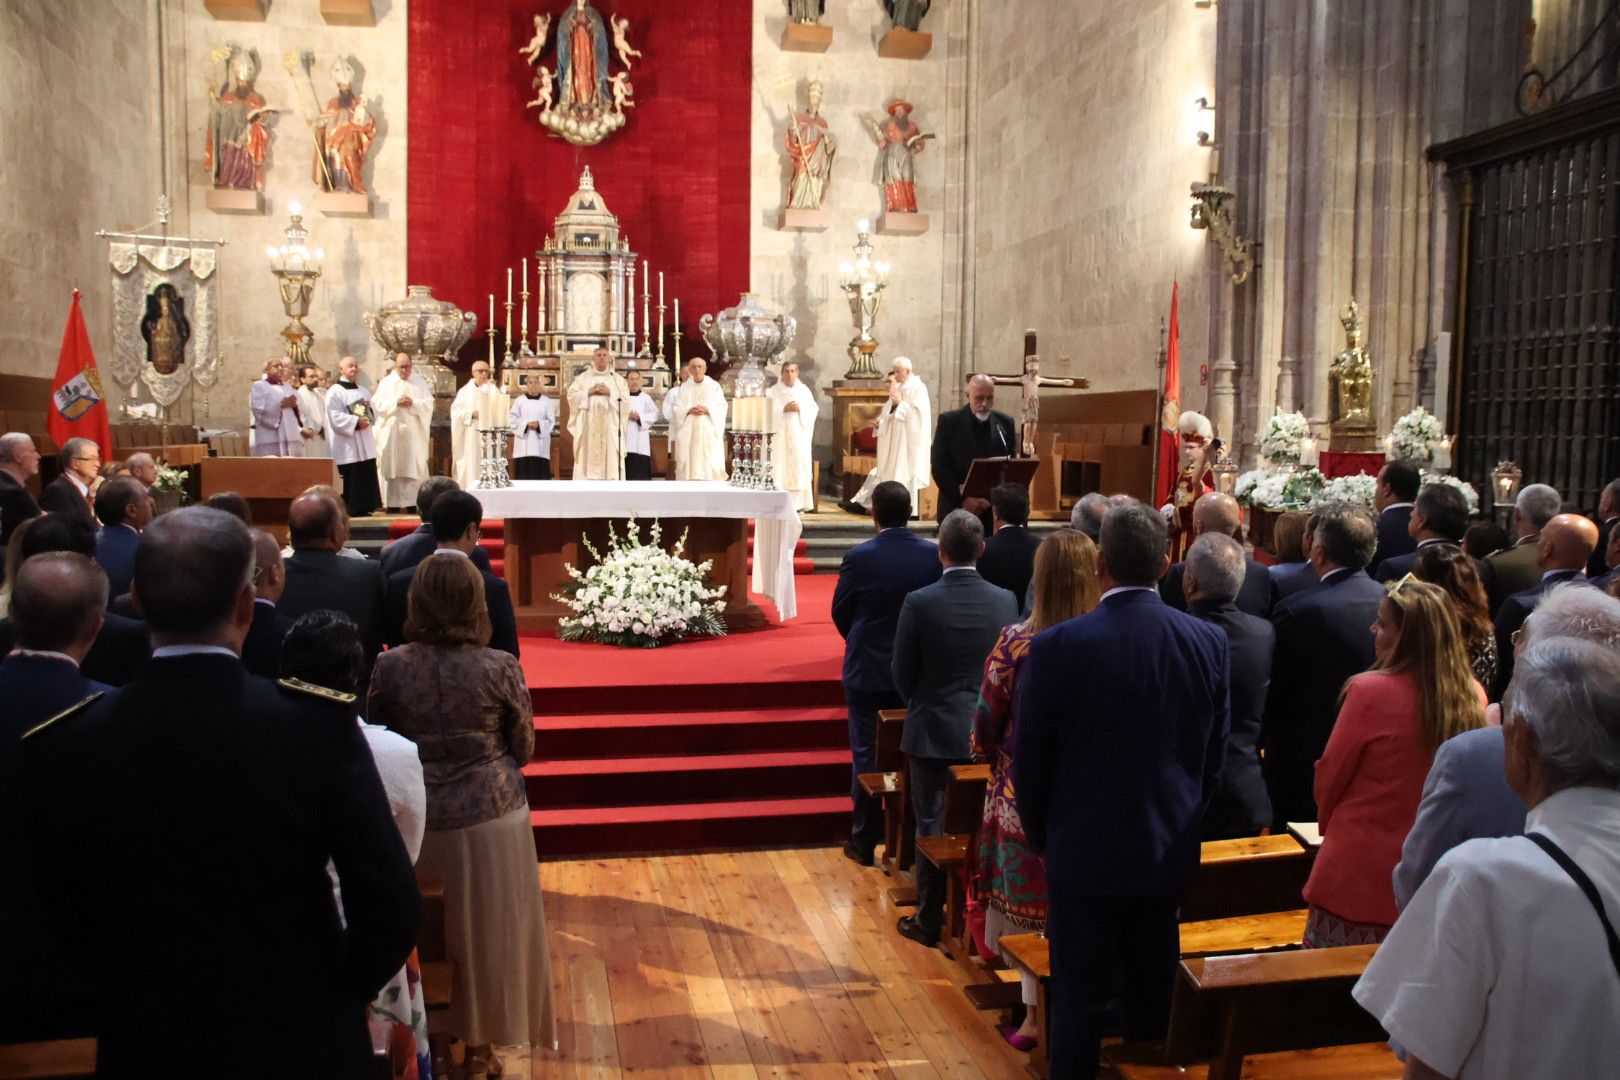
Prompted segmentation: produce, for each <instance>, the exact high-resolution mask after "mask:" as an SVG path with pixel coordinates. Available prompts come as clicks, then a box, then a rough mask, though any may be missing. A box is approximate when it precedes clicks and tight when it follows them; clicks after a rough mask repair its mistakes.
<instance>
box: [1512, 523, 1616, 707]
mask: <svg viewBox="0 0 1620 1080" xmlns="http://www.w3.org/2000/svg"><path fill="white" fill-rule="evenodd" d="M1597 543H1598V527H1597V526H1596V525H1595V524H1593V523H1592V520H1591V519H1590V518H1587V517H1583V516H1582V515H1580V514H1559V515H1557V516H1556V517H1554V518H1553V519H1552V520H1551V521H1549V522H1547V524H1545V525H1543V526H1542V527H1541V536H1540V538H1539V539H1538V540H1537V541H1536V565H1537V566H1539V567H1540V568H1541V582H1540V584H1537V585H1533V586H1531V587H1530V588H1528V589H1525V590H1523V591H1521V592H1516V593H1514V594H1513V595H1511V596H1509V597H1508V598H1507V599H1506V600H1504V601H1502V606H1501V607H1500V608H1498V609H1497V610H1496V685H1495V686H1494V687H1491V688H1490V689H1491V699H1492V700H1493V701H1494V700H1497V699H1499V698H1501V696H1502V692H1503V691H1504V690H1506V689H1507V684H1508V680H1509V679H1511V678H1512V677H1513V645H1514V641H1513V636H1514V635H1515V634H1517V633H1518V632H1519V628H1520V627H1522V626H1524V620H1525V619H1527V618H1529V617H1530V613H1531V612H1532V611H1534V610H1536V605H1537V604H1539V603H1541V598H1542V597H1543V596H1545V595H1546V594H1547V590H1548V589H1550V588H1552V587H1553V586H1554V585H1558V584H1561V583H1563V582H1566V581H1579V582H1582V583H1584V582H1585V581H1586V564H1587V562H1588V560H1590V559H1591V558H1592V552H1594V551H1596V550H1597Z"/></svg>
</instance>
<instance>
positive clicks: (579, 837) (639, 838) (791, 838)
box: [529, 766, 850, 859]
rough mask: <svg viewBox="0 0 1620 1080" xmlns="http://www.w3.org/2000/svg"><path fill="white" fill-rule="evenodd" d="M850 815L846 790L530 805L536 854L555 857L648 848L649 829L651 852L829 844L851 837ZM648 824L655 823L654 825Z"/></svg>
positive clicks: (634, 850)
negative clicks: (654, 843) (654, 842)
mask: <svg viewBox="0 0 1620 1080" xmlns="http://www.w3.org/2000/svg"><path fill="white" fill-rule="evenodd" d="M846 768H847V766H846ZM849 815H850V804H849V794H848V793H847V791H846V792H845V793H844V794H842V795H838V796H836V797H835V796H824V797H796V798H774V799H729V800H724V801H716V802H701V803H688V802H682V803H666V804H661V805H660V804H652V805H641V806H591V807H573V808H567V809H548V810H531V811H530V812H529V822H530V824H531V825H532V826H533V827H534V846H535V852H536V853H537V854H538V855H539V857H540V858H542V859H549V858H566V857H571V856H578V855H605V854H619V855H623V854H631V853H640V852H646V846H645V837H647V836H648V835H649V832H651V833H655V834H656V835H657V836H658V838H659V842H660V845H661V850H659V851H658V852H654V853H649V854H666V853H667V852H669V851H703V850H713V849H716V848H726V847H765V846H773V847H788V846H793V845H804V844H831V843H834V842H836V841H839V840H842V839H844V838H847V837H848V835H849ZM650 825H656V826H657V827H656V829H652V830H649V828H648V826H650Z"/></svg>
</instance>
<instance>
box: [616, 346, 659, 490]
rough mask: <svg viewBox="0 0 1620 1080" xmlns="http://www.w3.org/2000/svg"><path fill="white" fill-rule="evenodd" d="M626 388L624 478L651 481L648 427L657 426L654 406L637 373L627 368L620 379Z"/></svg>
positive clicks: (650, 442)
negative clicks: (626, 413)
mask: <svg viewBox="0 0 1620 1080" xmlns="http://www.w3.org/2000/svg"><path fill="white" fill-rule="evenodd" d="M624 381H625V384H626V385H627V386H629V387H630V404H629V415H628V416H627V417H626V418H625V423H624V478H625V479H626V480H651V479H652V478H653V471H652V426H653V425H654V424H656V423H658V406H656V405H654V404H653V400H652V396H651V395H650V394H647V393H645V392H643V390H642V389H641V384H642V377H641V372H640V371H638V370H637V369H636V368H634V367H631V369H630V370H629V372H627V373H626V374H625V377H624Z"/></svg>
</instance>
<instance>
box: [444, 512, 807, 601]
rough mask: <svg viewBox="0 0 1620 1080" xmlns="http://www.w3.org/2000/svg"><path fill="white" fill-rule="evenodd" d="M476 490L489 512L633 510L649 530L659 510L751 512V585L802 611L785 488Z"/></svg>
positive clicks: (795, 524)
mask: <svg viewBox="0 0 1620 1080" xmlns="http://www.w3.org/2000/svg"><path fill="white" fill-rule="evenodd" d="M472 494H474V495H476V496H478V501H479V502H480V503H482V504H483V507H484V516H485V517H489V518H628V517H634V518H636V519H637V521H639V522H641V523H642V526H643V535H644V536H645V528H646V526H649V525H651V524H652V519H653V518H660V519H662V518H745V519H746V518H752V519H753V521H754V571H753V576H752V578H751V579H750V587H751V588H752V589H753V591H754V592H757V593H760V594H761V595H764V596H768V597H770V598H771V603H773V604H775V605H776V610H777V613H778V614H780V615H781V617H782V619H783V621H784V622H785V621H786V620H788V619H791V618H793V617H794V616H796V615H798V613H799V599H798V588H797V586H796V585H795V583H794V581H793V549H794V548H796V547H797V546H798V544H799V535H800V534H801V533H802V532H803V531H804V526H803V525H802V524H801V523H800V522H799V515H798V512H797V511H796V510H794V509H793V499H792V497H791V496H789V495H788V493H787V492H785V491H752V490H748V489H746V488H734V487H732V486H731V485H729V484H727V483H725V482H723V481H719V480H606V481H600V480H514V481H513V482H512V486H511V487H506V488H473V489H472ZM672 539H673V538H672ZM744 599H746V597H745V598H744ZM728 600H729V598H728Z"/></svg>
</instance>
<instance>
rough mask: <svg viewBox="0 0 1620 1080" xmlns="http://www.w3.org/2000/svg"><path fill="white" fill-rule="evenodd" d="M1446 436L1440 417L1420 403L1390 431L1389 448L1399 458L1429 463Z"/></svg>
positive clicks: (1396, 422) (1423, 463) (1418, 462)
mask: <svg viewBox="0 0 1620 1080" xmlns="http://www.w3.org/2000/svg"><path fill="white" fill-rule="evenodd" d="M1445 437H1446V429H1445V428H1444V427H1443V426H1442V425H1441V423H1440V418H1439V417H1437V416H1435V415H1434V414H1433V413H1431V412H1430V411H1429V410H1428V409H1425V408H1424V407H1423V406H1421V405H1419V406H1418V407H1417V408H1415V409H1413V410H1412V411H1411V412H1409V413H1407V414H1406V415H1405V416H1403V417H1401V418H1400V419H1399V420H1397V421H1395V430H1393V431H1391V432H1390V433H1389V442H1388V446H1389V450H1390V452H1391V453H1392V454H1393V455H1394V456H1395V457H1396V458H1397V459H1399V460H1404V461H1411V462H1414V463H1416V464H1418V465H1428V464H1430V463H1432V462H1433V461H1434V453H1435V450H1437V449H1438V448H1439V446H1440V442H1441V440H1443V439H1444V438H1445Z"/></svg>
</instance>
